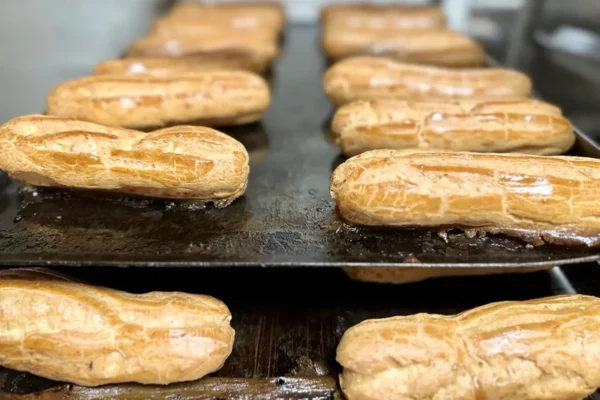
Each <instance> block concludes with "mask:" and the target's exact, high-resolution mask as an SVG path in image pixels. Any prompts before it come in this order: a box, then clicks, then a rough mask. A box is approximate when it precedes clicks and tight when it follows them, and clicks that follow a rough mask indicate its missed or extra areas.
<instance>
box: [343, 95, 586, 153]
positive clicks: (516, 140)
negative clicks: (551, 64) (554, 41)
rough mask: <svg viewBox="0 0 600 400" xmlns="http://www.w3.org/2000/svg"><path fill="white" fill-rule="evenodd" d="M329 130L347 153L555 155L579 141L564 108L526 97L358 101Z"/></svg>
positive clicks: (345, 106)
mask: <svg viewBox="0 0 600 400" xmlns="http://www.w3.org/2000/svg"><path fill="white" fill-rule="evenodd" d="M331 132H332V135H333V137H334V140H335V142H336V143H337V144H338V145H339V146H340V148H341V150H342V153H344V155H345V156H354V155H356V154H360V153H363V152H365V151H368V150H377V149H397V150H402V149H412V148H418V149H425V150H435V149H439V150H456V151H473V152H481V153H506V152H518V153H528V154H539V155H556V154H563V153H565V152H567V150H569V149H570V148H571V146H573V143H574V142H575V134H574V133H573V128H572V126H571V124H570V123H569V121H568V120H567V119H566V118H564V117H563V116H562V115H561V111H560V109H558V108H557V107H555V106H553V105H550V104H548V103H544V102H542V101H539V100H534V99H527V98H515V99H508V98H499V99H492V100H479V99H460V100H452V99H449V100H440V101H411V100H394V99H384V100H370V101H363V100H358V101H355V102H352V103H348V104H346V105H344V106H342V107H341V108H339V109H338V110H337V112H336V113H335V115H334V117H333V121H332V124H331Z"/></svg>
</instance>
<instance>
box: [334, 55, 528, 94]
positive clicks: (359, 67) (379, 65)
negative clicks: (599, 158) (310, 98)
mask: <svg viewBox="0 0 600 400" xmlns="http://www.w3.org/2000/svg"><path fill="white" fill-rule="evenodd" d="M323 88H324V90H325V93H326V94H327V95H328V96H329V98H330V99H331V101H333V102H334V103H335V104H336V105H342V104H345V103H348V102H350V101H354V100H378V99H425V100H429V99H436V98H438V99H439V98H464V97H484V98H492V97H493V98H497V97H510V98H514V97H529V95H530V94H531V80H530V79H529V78H528V77H527V75H525V74H523V73H521V72H518V71H513V70H509V69H503V68H443V67H433V66H424V65H411V64H405V63H401V62H397V61H394V60H391V59H387V58H383V57H366V56H365V57H351V58H347V59H345V60H342V61H338V62H337V63H335V64H334V65H332V66H331V67H330V68H329V69H328V70H327V71H326V72H325V74H324V76H323Z"/></svg>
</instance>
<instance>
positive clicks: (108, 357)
mask: <svg viewBox="0 0 600 400" xmlns="http://www.w3.org/2000/svg"><path fill="white" fill-rule="evenodd" d="M0 316H1V317H2V325H3V327H2V329H1V330H0V364H1V365H3V366H5V367H7V368H13V369H16V370H19V371H27V372H31V373H33V374H36V375H40V376H43V377H45V378H50V379H54V380H58V381H67V382H73V383H76V384H79V385H85V386H97V385H104V384H107V383H117V382H141V383H152V384H168V383H172V382H179V381H190V380H195V379H198V378H201V377H202V376H204V375H206V374H208V373H211V372H214V371H216V370H218V369H219V368H221V366H222V365H223V363H224V362H225V360H226V359H227V357H228V356H229V354H231V349H232V346H233V339H234V333H235V332H234V330H233V329H232V328H231V326H230V324H229V321H230V320H231V314H230V312H229V310H228V309H227V306H225V304H223V303H222V302H221V301H219V300H217V299H215V298H212V297H210V296H203V295H193V294H187V293H180V292H172V293H167V292H151V293H146V294H139V295H136V294H130V293H125V292H121V291H118V290H112V289H108V288H102V287H96V286H92V285H88V284H84V283H79V282H75V281H73V280H71V279H70V278H69V277H67V276H65V275H60V274H58V273H56V272H53V271H51V270H48V269H43V268H36V269H13V270H4V271H0Z"/></svg>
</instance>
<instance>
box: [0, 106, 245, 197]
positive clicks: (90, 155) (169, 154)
mask: <svg viewBox="0 0 600 400" xmlns="http://www.w3.org/2000/svg"><path fill="white" fill-rule="evenodd" d="M0 143H2V146H0V168H1V169H2V170H4V171H5V172H7V173H8V175H9V176H10V177H11V178H12V179H14V180H16V181H19V182H22V183H24V184H26V185H32V186H42V187H48V186H49V187H59V188H71V189H85V190H103V191H112V192H118V193H127V194H134V195H141V196H147V197H155V198H166V199H193V200H197V201H204V202H213V203H214V204H215V205H217V206H226V205H228V204H230V203H231V202H232V201H233V200H235V199H236V198H238V197H239V196H241V195H242V194H243V193H244V191H245V190H246V185H247V182H248V172H249V166H248V153H247V151H246V149H245V148H244V146H243V145H242V144H241V143H240V142H238V141H236V140H235V139H233V138H232V137H230V136H228V135H226V134H224V133H222V132H219V131H216V130H214V129H211V128H206V127H194V126H175V127H171V128H165V129H160V130H157V131H153V132H149V133H145V132H140V131H135V130H131V129H123V128H113V127H107V126H103V125H99V124H95V123H91V122H84V121H78V120H74V119H69V118H58V117H51V116H46V115H28V116H23V117H18V118H14V119H12V120H10V121H8V122H7V123H5V124H4V125H2V126H0Z"/></svg>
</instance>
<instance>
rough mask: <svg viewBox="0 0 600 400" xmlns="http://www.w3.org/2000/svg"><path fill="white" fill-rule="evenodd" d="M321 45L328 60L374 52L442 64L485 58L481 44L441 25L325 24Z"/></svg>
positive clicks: (478, 61) (455, 64) (467, 64)
mask: <svg viewBox="0 0 600 400" xmlns="http://www.w3.org/2000/svg"><path fill="white" fill-rule="evenodd" d="M323 47H324V49H325V53H326V54H327V56H328V57H329V58H330V59H332V60H341V59H343V58H347V57H352V56H360V55H374V56H386V57H390V58H393V59H396V60H398V61H403V62H407V63H411V64H427V65H437V66H445V67H477V66H481V65H482V64H483V63H484V61H485V53H484V51H483V48H482V47H481V46H480V45H479V44H477V43H476V42H475V41H473V40H472V39H470V38H469V37H468V36H465V35H463V34H461V33H458V32H453V31H450V30H442V29H405V30H381V29H379V30H373V29H343V28H337V27H328V26H326V27H325V32H324V33H323Z"/></svg>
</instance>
